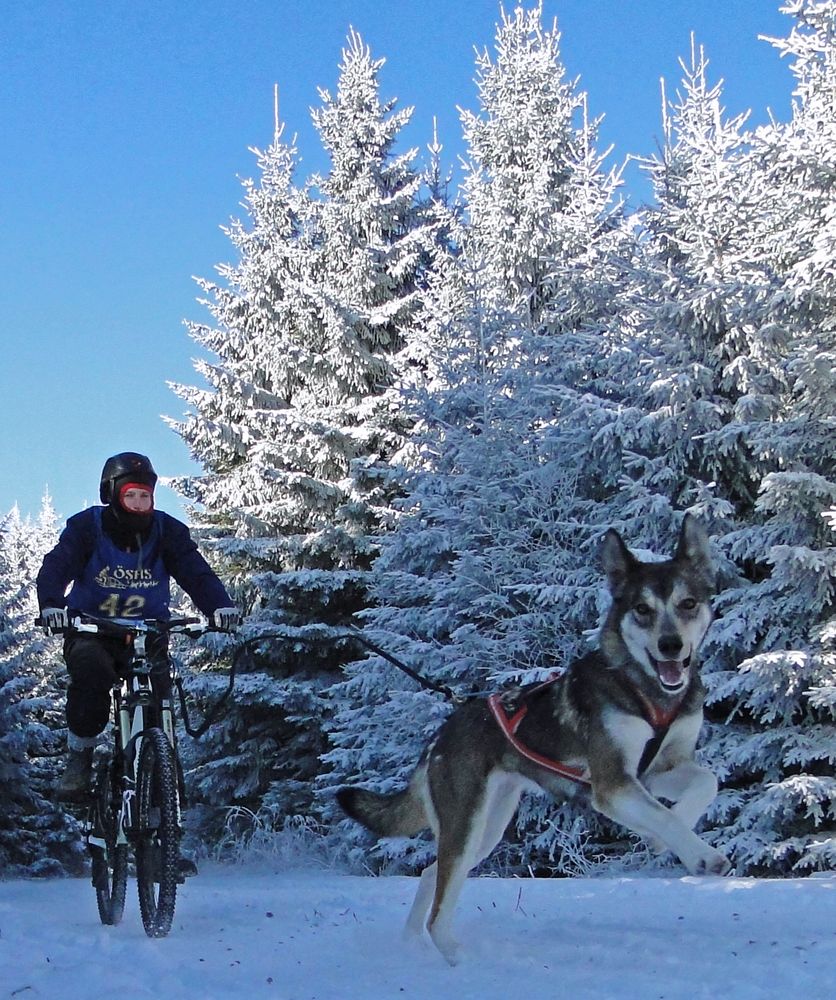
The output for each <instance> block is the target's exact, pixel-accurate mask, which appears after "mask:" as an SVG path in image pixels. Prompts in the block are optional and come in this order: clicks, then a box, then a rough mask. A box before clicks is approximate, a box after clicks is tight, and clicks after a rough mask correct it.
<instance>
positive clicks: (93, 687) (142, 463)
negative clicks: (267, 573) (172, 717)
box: [37, 451, 240, 801]
mask: <svg viewBox="0 0 836 1000" xmlns="http://www.w3.org/2000/svg"><path fill="white" fill-rule="evenodd" d="M156 483H157V474H156V473H155V472H154V469H153V468H152V466H151V462H150V461H149V459H148V458H147V457H146V456H145V455H140V454H138V453H136V452H132V451H124V452H120V453H119V454H118V455H113V456H112V457H111V458H109V459H108V460H107V461H106V462H105V464H104V468H103V469H102V474H101V481H100V485H99V497H100V499H101V501H102V504H104V506H102V507H99V506H96V507H89V508H88V509H87V510H83V511H81V512H80V513H78V514H75V515H74V516H72V517H71V518H69V519H68V521H67V525H66V527H65V529H64V531H63V532H62V533H61V536H60V538H59V539H58V544H57V545H56V546H55V548H54V549H52V551H51V552H48V553H47V554H46V556H45V557H44V561H43V565H42V566H41V570H40V572H39V574H38V578H37V591H38V604H39V606H40V609H41V621H42V622H43V624H44V625H45V626H48V627H50V628H61V627H66V626H67V624H68V622H69V619H70V617H71V616H72V615H74V614H78V613H87V614H90V615H96V616H99V617H102V616H107V617H112V618H169V617H170V612H169V601H170V582H171V580H172V579H174V580H175V581H176V582H177V583H178V584H179V585H180V586H181V587H182V588H183V590H185V591H186V593H187V594H188V595H189V597H191V599H192V600H193V601H194V603H195V604H196V605H197V607H198V608H199V609H200V611H201V612H202V613H203V614H204V615H206V617H207V618H209V619H210V621H212V623H213V624H214V625H215V626H217V627H218V628H223V629H234V628H235V627H236V626H237V625H238V623H239V620H240V615H239V612H238V609H237V608H236V607H234V605H233V602H232V599H231V598H230V596H229V594H228V593H227V591H226V588H225V587H224V585H223V584H222V583H221V581H220V580H219V579H218V577H217V576H216V574H215V573H214V571H213V570H212V569H211V567H210V566H209V564H208V563H207V562H206V560H205V559H204V558H203V556H202V555H201V554H200V553H199V552H198V549H197V545H196V544H195V542H194V539H193V538H192V536H191V533H190V532H189V529H188V527H187V526H186V525H185V524H183V523H182V522H181V521H178V520H176V519H175V518H173V517H171V516H170V515H169V514H166V513H164V512H163V511H158V510H155V509H154V487H155V486H156ZM71 584H72V587H71V589H69V593H68V592H67V591H68V588H69V587H70V585H71ZM65 594H66V595H67V596H65ZM149 645H150V644H149ZM150 653H151V655H150V657H149V659H150V660H151V662H152V682H153V683H154V685H155V690H157V692H158V694H160V695H167V694H169V692H170V687H171V681H170V677H169V670H168V650H167V645H166V643H165V640H164V639H160V640H159V642H158V643H157V644H156V647H155V648H152V649H151V650H150ZM130 659H131V650H130V648H129V647H126V646H125V645H124V644H123V643H122V642H120V640H118V639H114V638H111V637H107V636H100V635H91V634H84V633H70V634H69V635H67V637H66V638H65V640H64V660H65V662H66V664H67V671H68V673H69V675H70V683H69V687H68V690H67V706H66V711H67V730H68V737H67V747H68V751H69V753H68V756H67V766H66V768H65V770H64V773H63V774H62V776H61V778H60V779H59V781H58V785H57V787H56V794H57V795H58V797H59V798H62V799H64V800H67V801H73V800H78V799H80V798H83V797H84V795H85V793H86V792H87V791H88V790H89V787H90V782H91V778H92V764H93V748H94V746H95V745H96V743H97V741H98V737H99V735H100V734H101V733H102V732H103V730H104V729H105V728H106V726H107V723H108V719H109V717H110V700H111V696H110V692H111V688H112V687H113V684H114V683H115V681H116V680H117V677H118V676H119V674H120V671H121V670H123V669H124V668H125V667H127V665H128V664H129V662H130Z"/></svg>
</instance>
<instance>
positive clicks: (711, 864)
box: [694, 851, 732, 875]
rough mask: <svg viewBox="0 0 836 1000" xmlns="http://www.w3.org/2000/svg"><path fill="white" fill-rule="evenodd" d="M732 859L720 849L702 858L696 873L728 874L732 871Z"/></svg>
mask: <svg viewBox="0 0 836 1000" xmlns="http://www.w3.org/2000/svg"><path fill="white" fill-rule="evenodd" d="M731 868H732V864H731V861H729V859H728V858H727V857H726V856H725V854H721V853H720V852H719V851H712V852H711V854H709V855H707V856H706V857H704V858H702V859H701V860H700V861H699V863H698V864H697V867H696V869H695V871H694V874H695V875H728V874H729V872H730V871H731Z"/></svg>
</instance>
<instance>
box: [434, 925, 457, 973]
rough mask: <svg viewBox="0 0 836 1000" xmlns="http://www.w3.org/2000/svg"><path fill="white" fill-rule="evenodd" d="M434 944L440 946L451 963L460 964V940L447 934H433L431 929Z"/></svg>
mask: <svg viewBox="0 0 836 1000" xmlns="http://www.w3.org/2000/svg"><path fill="white" fill-rule="evenodd" d="M430 937H431V938H432V939H433V944H434V945H435V946H436V948H438V950H439V951H440V952H441V954H442V955H443V956H444V958H445V959H446V960H447V962H448V964H449V965H458V964H459V959H460V958H461V946H460V945H459V942H458V941H456V940H455V939H454V938H452V937H450V936H449V935H447V934H437V933H436V934H433V932H432V931H430Z"/></svg>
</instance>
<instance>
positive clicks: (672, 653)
mask: <svg viewBox="0 0 836 1000" xmlns="http://www.w3.org/2000/svg"><path fill="white" fill-rule="evenodd" d="M602 562H603V568H604V571H605V574H606V577H607V582H608V584H609V590H610V594H611V596H612V605H611V608H610V611H609V614H608V616H607V618H606V621H605V623H604V625H603V628H602V631H601V642H600V650H599V651H596V652H592V653H589V654H587V655H586V656H584V657H583V658H581V659H580V660H577V661H576V662H574V663H572V664H571V665H570V666H569V668H568V669H567V670H566V671H565V672H564V673H562V674H561V675H560V676H559V677H557V678H556V679H554V680H552V681H549V682H546V683H545V684H539V685H536V686H534V687H533V688H531V689H522V690H520V689H518V690H517V691H516V692H512V693H511V694H510V695H505V696H499V695H494V696H492V697H491V698H488V699H483V698H475V699H473V700H471V701H469V702H467V703H465V704H464V705H462V706H461V707H459V708H457V709H456V711H454V713H453V714H452V715H451V716H450V718H449V719H448V720H447V721H446V722H445V723H444V724H443V725H442V727H441V729H440V730H439V732H438V734H437V735H436V737H435V738H434V739H433V740H432V742H431V743H430V744H429V746H428V747H427V748H426V749H425V751H424V753H423V754H422V756H421V759H420V760H419V762H418V765H417V767H416V769H415V771H414V773H413V775H412V778H411V779H410V782H409V785H408V786H407V787H406V788H405V789H403V790H402V791H400V792H397V793H395V794H392V795H379V794H377V793H375V792H371V791H368V790H365V789H362V788H357V787H350V788H344V789H342V790H341V791H340V792H339V793H338V799H339V802H340V805H341V806H342V808H343V809H344V810H345V812H346V813H348V815H349V816H351V817H353V818H354V819H356V820H358V821H359V822H360V823H362V824H363V825H364V826H366V827H368V828H369V829H370V830H372V831H373V832H374V833H376V834H378V835H379V836H383V837H393V836H410V835H413V834H415V833H418V831H419V830H421V829H423V828H424V827H430V828H431V829H432V831H433V834H434V835H435V839H436V844H437V860H436V861H435V862H434V863H433V864H431V865H430V866H429V867H427V868H426V869H425V870H424V872H423V873H422V875H421V879H420V882H419V886H418V892H417V895H416V897H415V902H414V903H413V906H412V910H411V912H410V915H409V918H408V921H407V929H408V931H410V932H413V933H416V934H420V933H421V932H422V929H423V927H424V925H425V922H426V927H427V929H428V930H429V933H430V936H431V938H432V940H433V941H434V942H435V945H436V946H437V947H438V949H439V951H440V952H441V953H442V955H444V957H445V958H446V959H447V960H448V961H449V962H450V963H451V964H455V961H456V957H457V948H458V945H457V943H456V941H455V939H454V938H453V935H452V932H451V931H452V928H451V924H452V917H453V910H454V908H455V905H456V900H457V898H458V896H459V893H460V892H461V889H462V886H463V884H464V880H465V879H466V877H467V874H468V872H469V871H470V870H471V869H472V868H473V867H474V866H475V865H477V864H478V863H479V862H480V861H482V860H483V859H484V858H486V857H487V856H488V854H490V852H491V851H492V850H493V848H494V847H495V846H496V844H497V843H498V842H499V841H500V840H501V838H502V836H503V834H504V832H505V828H506V827H507V825H508V823H509V822H510V820H511V818H512V816H513V815H514V813H515V811H516V809H517V805H518V803H519V799H520V795H521V793H522V791H523V790H525V789H526V788H532V786H533V785H534V786H539V788H541V789H543V790H544V791H546V792H549V793H551V794H552V795H553V796H555V797H556V798H558V799H564V798H567V797H568V796H570V795H572V794H573V793H575V792H577V791H579V790H582V789H583V790H586V792H587V794H588V796H589V799H590V801H591V803H592V805H593V806H594V807H595V809H597V810H598V811H599V812H601V813H603V814H604V815H605V816H608V817H609V818H610V819H612V820H615V821H616V822H617V823H620V824H622V825H624V826H626V827H628V828H629V829H631V830H633V831H634V832H635V833H637V834H639V835H640V836H641V837H644V838H645V839H646V840H647V841H648V842H649V844H650V846H651V847H652V848H653V849H654V850H657V851H662V850H664V849H666V848H668V849H670V850H671V851H673V852H674V853H675V854H676V855H677V856H678V857H679V859H680V861H681V862H682V863H683V865H684V866H685V867H686V868H687V869H688V871H689V872H691V873H692V874H694V875H702V874H711V875H725V874H726V873H727V872H728V871H729V870H730V868H731V865H730V863H729V861H728V859H727V858H726V857H725V856H724V855H722V854H721V853H720V852H719V851H717V850H715V849H714V848H713V847H711V846H710V845H709V844H707V843H706V842H705V841H703V840H701V839H700V838H699V837H698V836H697V835H696V834H695V833H694V832H693V827H694V825H695V824H696V822H697V820H698V819H699V818H700V816H701V815H702V813H703V811H704V810H705V809H706V807H707V806H708V805H709V803H710V802H711V801H712V799H713V798H714V796H715V795H716V793H717V781H716V779H715V777H714V775H713V774H712V773H711V772H710V771H708V770H706V769H705V768H703V767H700V766H699V765H698V764H697V763H696V762H695V760H694V748H695V745H696V742H697V737H698V735H699V731H700V725H701V723H702V717H703V715H702V706H703V697H704V693H705V691H704V688H703V686H702V682H701V681H700V677H699V673H698V669H697V662H696V659H697V650H698V648H699V646H700V643H701V642H702V640H703V637H704V636H705V633H706V630H707V629H708V626H709V624H710V623H711V618H712V614H711V609H710V604H709V601H710V597H711V594H712V592H713V589H714V570H713V568H712V563H711V556H710V552H709V543H708V538H707V536H706V534H705V532H704V531H703V529H702V528H701V527H700V526H699V524H698V523H697V522H696V521H694V520H693V518H691V517H690V516H686V517H685V520H684V521H683V525H682V529H681V532H680V536H679V541H678V544H677V548H676V552H675V554H674V556H673V558H671V559H667V560H665V561H663V562H642V561H640V560H638V559H637V558H636V557H635V556H634V555H633V554H632V553H631V552H630V551H629V549H628V548H627V546H626V545H625V544H624V542H623V540H622V539H621V536H620V535H619V534H618V533H617V532H616V531H614V530H612V529H611V530H610V531H608V532H607V534H606V536H605V538H604V542H603V547H602ZM660 799H664V800H665V802H667V803H670V805H665V804H663V803H662V802H661V801H660ZM428 911H429V917H428V918H427V912H428Z"/></svg>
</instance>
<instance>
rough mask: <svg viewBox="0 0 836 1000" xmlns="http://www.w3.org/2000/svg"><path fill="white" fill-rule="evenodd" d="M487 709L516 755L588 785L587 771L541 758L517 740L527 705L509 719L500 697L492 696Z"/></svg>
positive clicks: (561, 775)
mask: <svg viewBox="0 0 836 1000" xmlns="http://www.w3.org/2000/svg"><path fill="white" fill-rule="evenodd" d="M543 686H545V685H543ZM488 707H489V708H490V710H491V713H492V714H493V717H494V718H495V719H496V721H497V723H498V725H499V728H500V729H501V730H502V732H503V733H504V734H505V738H506V739H507V740H508V742H509V743H510V744H511V746H512V747H513V748H514V749H515V750H516V751H517V753H519V754H522V756H523V757H526V758H527V759H528V760H530V761H533V762H534V763H535V764H537V765H538V766H539V767H544V768H545V769H546V770H547V771H551V772H553V773H554V774H559V775H560V777H561V778H568V779H569V780H570V781H575V782H577V783H578V784H580V785H588V784H589V772H588V771H586V770H584V769H582V768H579V767H571V766H570V765H569V764H561V763H560V762H559V761H556V760H551V759H550V758H549V757H543V756H542V754H539V753H537V752H536V751H534V750H531V749H530V748H529V747H527V746H526V745H525V744H524V743H522V742H521V741H520V740H518V739H517V736H516V732H517V729H518V728H519V725H520V723H521V722H522V720H523V719H524V718H525V717H526V715H527V714H528V706H527V705H523V706H522V707H521V708H518V709H517V711H516V712H514V714H513V715H512V716H511V717H510V718H509V717H508V714H507V713H506V711H505V707H504V706H503V704H502V695H499V694H492V695H490V697H489V698H488Z"/></svg>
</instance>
